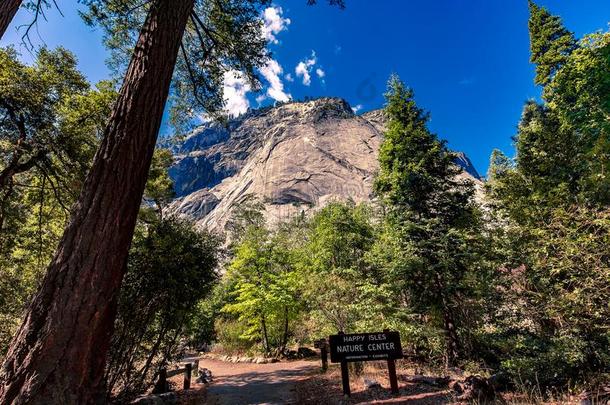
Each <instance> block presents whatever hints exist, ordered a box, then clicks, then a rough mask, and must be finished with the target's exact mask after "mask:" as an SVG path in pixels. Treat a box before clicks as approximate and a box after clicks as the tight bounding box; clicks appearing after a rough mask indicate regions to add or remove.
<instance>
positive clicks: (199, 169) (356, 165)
mask: <svg viewBox="0 0 610 405" xmlns="http://www.w3.org/2000/svg"><path fill="white" fill-rule="evenodd" d="M383 125H384V120H383V114H382V113H381V111H380V110H377V111H372V112H369V113H366V114H363V115H360V116H358V115H355V114H354V113H353V112H352V109H351V107H350V106H349V105H348V104H347V102H345V101H344V100H342V99H337V98H321V99H317V100H313V101H307V102H293V103H288V104H284V105H281V106H279V107H275V108H266V109H262V110H257V111H253V112H250V113H248V114H246V115H244V116H241V117H240V118H238V119H235V120H232V121H231V122H229V123H228V125H227V126H222V125H219V124H209V125H206V126H203V127H201V128H199V129H197V130H196V131H194V132H193V133H192V134H191V135H190V136H188V137H187V138H186V139H185V140H184V141H183V142H181V143H180V144H178V145H175V146H174V147H173V152H174V154H175V155H176V163H175V164H174V166H173V167H172V168H171V169H170V175H171V177H172V178H173V180H174V182H175V187H176V193H177V195H178V198H177V199H176V201H174V203H173V204H172V205H171V206H170V211H172V212H176V213H180V214H183V215H187V216H189V217H190V218H192V219H194V220H195V221H197V223H198V224H199V225H201V226H207V227H210V228H211V229H216V230H222V229H223V228H224V226H225V224H226V222H227V220H228V219H229V217H230V215H231V210H232V208H233V207H235V206H236V204H239V203H240V202H241V201H243V200H244V199H245V198H248V196H249V195H255V196H257V197H258V198H259V199H260V201H261V202H263V203H264V205H265V210H266V215H267V218H268V220H269V221H270V222H271V223H275V222H277V221H280V220H282V219H287V218H289V217H291V216H293V215H295V214H298V213H301V212H308V211H310V210H312V209H316V208H319V207H322V206H324V205H325V204H326V203H328V202H329V201H333V200H348V199H351V200H353V201H354V202H357V203H358V202H364V201H369V200H370V199H371V198H372V195H371V192H372V183H373V178H374V174H375V171H376V170H377V169H378V162H377V152H378V150H379V144H380V142H381V139H382V130H383ZM456 163H457V164H459V165H461V166H462V167H463V168H464V173H463V176H464V177H468V178H470V179H472V180H474V181H475V182H477V183H480V177H479V175H478V173H477V172H476V170H475V169H474V167H473V166H472V164H471V163H470V160H469V159H468V158H467V157H466V156H465V155H463V154H460V157H459V159H458V160H457V161H456Z"/></svg>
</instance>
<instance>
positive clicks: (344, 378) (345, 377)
mask: <svg viewBox="0 0 610 405" xmlns="http://www.w3.org/2000/svg"><path fill="white" fill-rule="evenodd" d="M344 334H345V332H339V335H344ZM341 382H342V384H343V395H346V396H348V397H349V396H351V395H352V392H351V390H350V388H349V369H348V368H347V361H345V360H343V361H342V362H341Z"/></svg>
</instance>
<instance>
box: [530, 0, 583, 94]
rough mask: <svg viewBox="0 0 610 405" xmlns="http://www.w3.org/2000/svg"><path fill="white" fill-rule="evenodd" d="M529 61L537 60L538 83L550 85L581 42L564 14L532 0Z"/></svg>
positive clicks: (536, 78) (536, 81) (535, 62)
mask: <svg viewBox="0 0 610 405" xmlns="http://www.w3.org/2000/svg"><path fill="white" fill-rule="evenodd" d="M528 4H529V11H530V18H529V21H528V28H529V34H530V52H531V57H530V62H532V63H534V64H536V77H535V79H534V82H535V83H536V84H539V85H542V86H545V85H547V84H548V83H549V82H550V81H551V79H552V78H553V76H554V75H555V73H556V72H557V70H559V68H560V67H561V66H562V65H563V64H564V63H565V62H566V60H567V58H568V56H569V55H570V54H571V53H572V51H574V50H575V49H576V48H577V46H578V44H577V41H576V39H575V38H574V34H572V32H570V31H568V30H567V29H566V28H565V27H564V26H563V23H562V22H561V18H559V17H558V16H554V15H551V14H550V13H549V12H548V11H547V9H545V8H544V7H540V6H538V5H537V4H536V3H534V2H533V1H532V0H529V2H528Z"/></svg>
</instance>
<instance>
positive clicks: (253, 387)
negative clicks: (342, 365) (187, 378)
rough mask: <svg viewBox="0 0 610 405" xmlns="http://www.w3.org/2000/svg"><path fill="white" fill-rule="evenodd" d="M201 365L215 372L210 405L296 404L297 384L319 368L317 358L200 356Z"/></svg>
mask: <svg viewBox="0 0 610 405" xmlns="http://www.w3.org/2000/svg"><path fill="white" fill-rule="evenodd" d="M199 367H200V368H203V367H205V368H208V369H210V370H211V371H212V376H213V382H212V384H210V386H209V387H208V388H207V403H208V404H210V405H242V404H243V405H248V404H273V405H275V404H296V399H295V384H296V383H297V382H298V381H299V380H303V379H306V378H307V377H308V376H309V375H310V374H311V373H312V372H314V371H315V370H316V369H318V367H319V364H318V362H316V361H290V362H279V363H271V364H252V363H226V362H222V361H218V360H208V359H201V360H200V362H199Z"/></svg>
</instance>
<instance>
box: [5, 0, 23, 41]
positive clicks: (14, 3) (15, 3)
mask: <svg viewBox="0 0 610 405" xmlns="http://www.w3.org/2000/svg"><path fill="white" fill-rule="evenodd" d="M21 2H22V0H2V1H1V2H0V39H2V37H3V36H4V33H5V32H6V29H7V28H8V26H9V25H10V23H11V21H13V17H15V14H17V10H19V6H20V5H21Z"/></svg>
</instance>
